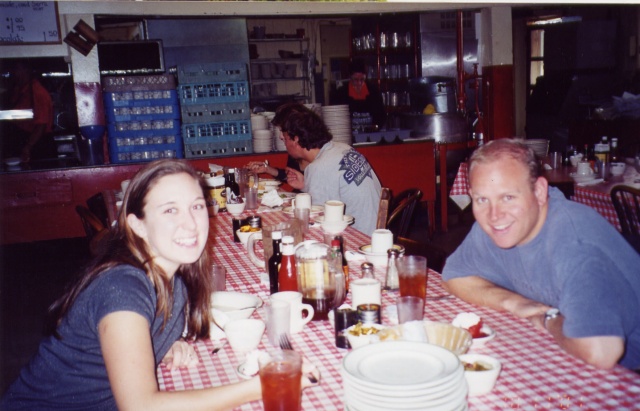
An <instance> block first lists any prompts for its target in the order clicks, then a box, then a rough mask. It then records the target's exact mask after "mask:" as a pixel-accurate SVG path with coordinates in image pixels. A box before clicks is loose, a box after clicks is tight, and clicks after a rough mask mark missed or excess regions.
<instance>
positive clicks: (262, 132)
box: [251, 114, 273, 153]
mask: <svg viewBox="0 0 640 411" xmlns="http://www.w3.org/2000/svg"><path fill="white" fill-rule="evenodd" d="M251 134H252V136H253V152H254V153H268V152H269V151H271V149H272V148H273V133H272V131H271V129H270V128H269V120H268V119H267V117H265V116H264V115H262V114H251Z"/></svg>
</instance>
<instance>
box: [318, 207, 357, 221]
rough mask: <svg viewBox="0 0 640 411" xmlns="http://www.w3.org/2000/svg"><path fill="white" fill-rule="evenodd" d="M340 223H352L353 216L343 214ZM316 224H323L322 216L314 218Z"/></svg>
mask: <svg viewBox="0 0 640 411" xmlns="http://www.w3.org/2000/svg"><path fill="white" fill-rule="evenodd" d="M322 211H324V207H323V208H322ZM342 221H343V222H345V223H350V222H352V221H353V216H350V215H347V214H345V215H343V216H342ZM316 222H317V223H320V224H322V223H324V216H323V215H321V216H318V217H316ZM327 224H334V223H327ZM338 224H340V223H338Z"/></svg>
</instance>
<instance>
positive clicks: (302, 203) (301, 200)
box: [291, 193, 311, 209]
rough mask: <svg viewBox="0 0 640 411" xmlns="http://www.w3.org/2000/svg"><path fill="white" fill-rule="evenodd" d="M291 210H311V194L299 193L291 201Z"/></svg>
mask: <svg viewBox="0 0 640 411" xmlns="http://www.w3.org/2000/svg"><path fill="white" fill-rule="evenodd" d="M291 207H292V208H308V209H311V194H308V193H299V194H296V197H295V198H294V199H293V200H291Z"/></svg>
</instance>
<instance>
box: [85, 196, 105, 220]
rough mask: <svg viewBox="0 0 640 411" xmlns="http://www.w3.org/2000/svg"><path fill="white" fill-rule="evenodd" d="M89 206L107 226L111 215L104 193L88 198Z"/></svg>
mask: <svg viewBox="0 0 640 411" xmlns="http://www.w3.org/2000/svg"><path fill="white" fill-rule="evenodd" d="M87 207H89V210H90V211H91V212H92V213H93V214H94V215H95V216H96V217H98V219H99V220H100V221H102V224H103V225H104V226H105V227H108V226H109V215H108V213H107V206H106V203H105V201H104V196H103V195H102V193H97V194H94V195H92V196H91V197H89V198H88V199H87Z"/></svg>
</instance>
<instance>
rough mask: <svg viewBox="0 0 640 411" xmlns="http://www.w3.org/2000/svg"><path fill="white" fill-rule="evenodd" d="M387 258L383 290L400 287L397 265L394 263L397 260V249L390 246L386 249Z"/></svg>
mask: <svg viewBox="0 0 640 411" xmlns="http://www.w3.org/2000/svg"><path fill="white" fill-rule="evenodd" d="M387 255H388V256H389V260H388V263H387V277H386V279H385V283H384V289H385V290H397V289H398V288H399V287H400V280H399V279H398V267H397V265H396V263H397V261H398V255H399V253H398V250H396V249H395V248H390V249H388V250H387Z"/></svg>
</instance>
